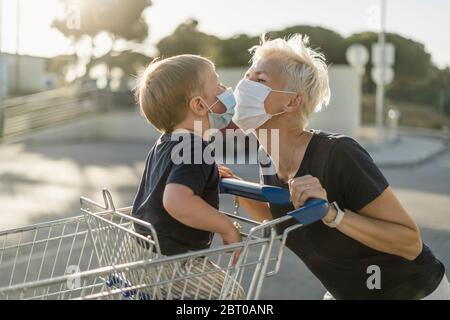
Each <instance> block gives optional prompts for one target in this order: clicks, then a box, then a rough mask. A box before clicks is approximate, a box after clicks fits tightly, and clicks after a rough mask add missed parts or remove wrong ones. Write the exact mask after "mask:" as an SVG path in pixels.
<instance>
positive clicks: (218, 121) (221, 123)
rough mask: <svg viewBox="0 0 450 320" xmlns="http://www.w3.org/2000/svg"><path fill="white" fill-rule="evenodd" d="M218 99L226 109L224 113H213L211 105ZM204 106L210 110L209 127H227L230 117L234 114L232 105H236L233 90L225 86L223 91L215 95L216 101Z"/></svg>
mask: <svg viewBox="0 0 450 320" xmlns="http://www.w3.org/2000/svg"><path fill="white" fill-rule="evenodd" d="M219 101H220V102H222V103H223V105H224V106H225V108H226V109H227V110H226V111H225V112H224V113H215V112H213V111H212V107H214V106H215V105H216V104H217V103H218V102H219ZM206 106H207V107H208V110H209V111H210V112H209V113H208V118H209V125H210V127H211V128H214V129H219V130H220V129H223V128H225V127H227V126H228V125H229V124H230V122H231V118H232V117H233V114H234V107H235V106H236V100H235V98H234V94H233V90H232V89H231V88H227V89H226V90H225V91H224V92H222V93H221V94H219V95H218V96H217V101H216V102H214V103H213V104H212V105H210V106H208V105H206Z"/></svg>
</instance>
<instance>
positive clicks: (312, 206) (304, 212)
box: [287, 199, 329, 225]
mask: <svg viewBox="0 0 450 320" xmlns="http://www.w3.org/2000/svg"><path fill="white" fill-rule="evenodd" d="M328 206H329V205H328V201H326V200H323V199H309V200H306V203H305V205H304V206H303V207H301V208H298V209H295V210H293V211H290V212H288V213H287V214H288V215H290V216H292V217H294V218H295V219H296V220H297V221H298V222H300V223H301V224H302V225H308V224H311V223H314V222H316V221H319V220H322V219H323V218H324V217H325V216H326V215H327V212H328Z"/></svg>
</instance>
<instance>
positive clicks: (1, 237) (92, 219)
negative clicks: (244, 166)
mask: <svg viewBox="0 0 450 320" xmlns="http://www.w3.org/2000/svg"><path fill="white" fill-rule="evenodd" d="M220 189H221V193H227V194H231V195H237V196H242V197H247V198H250V199H255V200H259V201H266V202H270V203H272V204H284V203H289V201H290V197H289V192H288V191H287V190H286V189H283V188H278V187H271V186H265V185H259V184H255V183H250V182H245V181H240V180H235V179H223V180H222V181H221V185H220ZM102 195H103V200H104V204H100V203H97V202H95V201H93V200H90V199H87V198H84V197H82V198H81V199H80V202H81V211H82V212H83V215H82V216H77V217H73V218H67V219H62V220H57V221H52V222H48V223H41V224H36V225H32V226H28V227H23V228H16V229H12V230H6V231H1V232H0V246H1V247H0V299H132V300H136V299H137V300H152V299H189V300H190V299H193V300H197V299H258V297H259V295H260V293H261V289H262V285H263V281H264V279H265V278H266V277H269V276H273V275H275V274H276V273H277V272H278V270H279V268H280V264H281V261H282V256H283V251H284V247H285V243H286V239H287V236H288V234H289V232H291V231H292V230H294V229H296V228H299V227H301V226H302V225H306V224H310V223H314V222H316V221H318V220H320V219H322V218H323V217H324V215H325V214H326V212H327V209H328V203H327V202H326V201H324V200H318V199H311V200H309V201H308V202H307V204H306V205H305V206H304V207H302V208H299V209H297V210H294V211H292V212H288V213H287V214H286V216H283V217H281V218H278V219H274V220H271V221H265V222H263V223H260V222H257V221H253V220H251V219H248V218H245V217H242V216H240V215H239V211H238V206H236V208H235V212H233V213H225V214H226V215H228V216H229V217H230V218H231V219H233V220H234V221H235V223H237V224H239V228H240V231H241V234H242V236H243V241H242V242H240V243H234V244H230V245H215V246H212V247H211V248H209V249H206V250H201V251H195V252H188V253H185V254H180V255H174V256H164V255H162V254H161V250H160V246H159V242H158V236H157V233H156V231H155V229H154V228H153V226H152V225H151V224H150V223H148V222H144V221H141V220H139V219H136V218H134V217H132V216H131V207H125V208H119V209H116V207H115V205H114V202H113V199H112V196H111V194H110V193H109V191H108V190H106V189H104V190H103V192H102ZM291 219H295V220H297V222H298V223H297V224H292V225H291V226H290V227H288V228H286V229H284V231H283V233H282V234H278V233H277V232H276V230H275V227H276V226H278V225H280V224H282V223H285V222H287V221H288V220H291ZM136 226H139V230H147V231H148V232H146V233H144V234H147V236H144V235H143V233H142V232H141V233H137V232H136V231H135V227H136ZM237 253H239V258H238V259H237V261H235V259H234V258H235V255H236V254H237Z"/></svg>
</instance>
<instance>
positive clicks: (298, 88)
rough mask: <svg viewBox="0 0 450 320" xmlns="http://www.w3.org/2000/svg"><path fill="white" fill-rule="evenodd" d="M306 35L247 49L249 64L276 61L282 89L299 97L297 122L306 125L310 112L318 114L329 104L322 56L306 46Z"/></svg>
mask: <svg viewBox="0 0 450 320" xmlns="http://www.w3.org/2000/svg"><path fill="white" fill-rule="evenodd" d="M308 43H309V38H308V36H302V35H300V34H295V35H293V36H291V37H290V38H287V39H281V38H278V39H274V40H266V39H265V35H263V36H262V37H261V44H260V45H257V46H254V47H252V48H251V49H250V52H251V53H252V62H253V63H254V62H255V61H257V60H259V59H270V58H275V59H279V60H280V62H281V64H282V69H283V73H284V79H285V81H286V85H285V88H284V90H288V91H295V92H299V93H301V94H303V96H304V106H303V108H301V109H300V110H299V116H300V121H301V123H302V124H304V125H306V124H307V122H308V119H309V116H310V114H311V113H312V112H314V111H320V110H321V109H322V106H323V105H328V103H329V101H330V87H329V83H328V68H327V64H326V61H325V57H324V55H323V54H322V53H320V52H318V51H315V50H313V49H312V48H310V47H308Z"/></svg>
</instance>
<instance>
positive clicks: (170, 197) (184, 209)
mask: <svg viewBox="0 0 450 320" xmlns="http://www.w3.org/2000/svg"><path fill="white" fill-rule="evenodd" d="M163 205H164V208H165V209H166V211H167V212H168V213H169V214H170V215H171V216H172V217H173V218H174V219H176V220H178V221H180V222H181V223H183V224H185V225H187V226H189V227H192V228H195V229H200V230H205V231H209V232H214V233H218V234H220V235H221V237H222V239H223V241H224V243H225V244H229V243H233V242H239V241H241V236H240V233H239V230H238V229H237V228H236V227H235V226H234V225H233V223H232V222H231V220H230V219H229V218H228V217H227V216H225V215H224V214H222V213H220V212H219V210H217V209H216V208H214V207H212V206H210V205H209V204H208V203H207V202H205V201H204V200H203V199H202V198H200V197H199V196H197V195H195V194H194V191H192V189H191V188H189V187H187V186H184V185H182V184H178V183H169V184H167V185H166V188H165V189H164V195H163Z"/></svg>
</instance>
